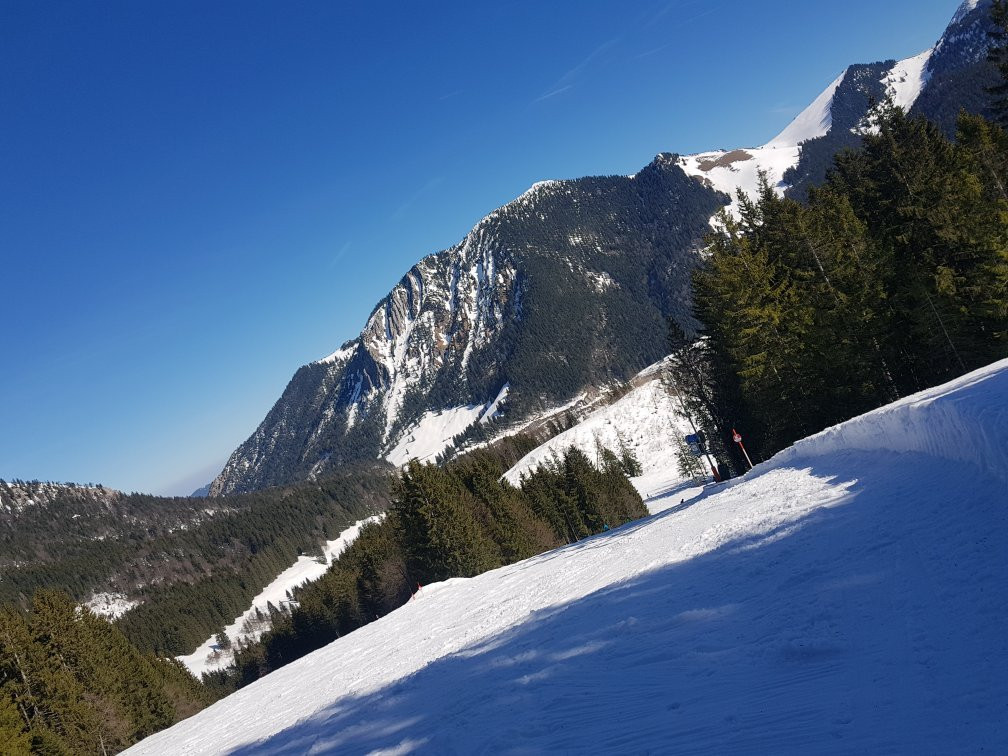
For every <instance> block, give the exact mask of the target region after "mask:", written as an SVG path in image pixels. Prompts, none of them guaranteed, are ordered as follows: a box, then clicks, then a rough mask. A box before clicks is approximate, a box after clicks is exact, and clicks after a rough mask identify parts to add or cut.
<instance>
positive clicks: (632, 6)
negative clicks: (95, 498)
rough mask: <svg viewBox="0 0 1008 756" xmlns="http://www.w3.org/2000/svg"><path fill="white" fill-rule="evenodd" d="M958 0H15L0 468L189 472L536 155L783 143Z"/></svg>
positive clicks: (3, 230) (567, 173)
mask: <svg viewBox="0 0 1008 756" xmlns="http://www.w3.org/2000/svg"><path fill="white" fill-rule="evenodd" d="M956 5H957V3H956V2H955V0H887V2H885V3H879V2H878V1H877V0H847V1H846V2H843V3H819V2H814V3H812V2H794V1H793V0H789V1H786V0H767V1H766V2H753V1H752V0H729V1H727V2H716V0H715V1H714V2H699V1H696V0H693V1H691V0H682V1H680V2H676V1H675V0H673V1H672V2H669V0H641V1H640V2H628V1H627V0H620V1H618V2H617V1H615V0H614V1H612V2H592V1H591V0H578V1H577V2H574V1H571V2H555V3H554V2H542V1H541V0H529V1H528V2H526V1H524V0H522V1H520V2H508V1H507V0H503V1H501V2H495V3H480V2H471V1H470V2H434V3H418V2H407V1H406V0H404V1H403V2H399V3H388V2H380V1H379V2H376V1H368V2H364V1H363V0H362V1H361V2H356V3H348V2H336V1H335V0H329V1H324V2H322V1H320V2H279V0H277V1H276V2H269V3H267V2H250V1H248V0H242V1H241V2H212V1H210V2H208V1H207V0H199V2H134V1H133V0H128V1H124V2H100V3H81V2H49V1H48V0H2V2H0V262H2V266H0V292H2V294H0V477H2V478H6V479H10V478H25V479H31V478H39V479H48V480H59V481H78V482H92V481H93V482H101V483H104V484H106V485H109V486H114V487H117V488H121V489H125V490H142V491H153V492H157V493H188V492H189V491H191V490H192V489H194V488H196V487H197V486H198V485H200V484H202V483H204V482H207V481H209V480H210V479H211V478H212V477H213V476H214V475H215V474H216V473H217V472H218V471H219V469H220V467H221V466H222V464H223V462H224V461H225V459H226V458H227V456H228V455H229V454H230V452H231V451H232V450H233V449H234V448H235V447H236V446H237V445H238V444H239V443H240V442H241V441H243V440H244V439H245V438H246V437H247V436H248V435H249V434H250V433H251V432H252V431H253V430H254V429H255V427H256V425H257V424H258V423H259V421H260V420H261V419H262V418H263V416H264V415H265V414H266V412H267V411H268V410H269V408H270V407H271V406H272V404H273V402H274V401H275V400H276V399H277V397H278V396H279V395H280V393H281V392H282V391H283V388H284V386H285V385H286V383H287V381H288V380H289V379H290V377H291V376H292V375H293V373H294V371H295V370H296V368H297V367H298V366H299V365H301V364H304V363H306V362H310V361H311V360H314V359H317V358H319V357H321V356H323V355H325V354H326V353H328V352H330V351H332V350H333V349H335V348H336V347H337V346H339V344H340V343H342V342H343V341H345V340H346V339H349V338H352V337H353V336H354V335H356V333H357V332H358V331H359V330H360V328H361V326H362V325H363V323H364V321H365V319H366V317H367V315H368V314H369V312H370V310H371V308H372V306H373V305H374V304H375V302H376V301H377V300H378V299H379V298H380V297H382V296H383V295H384V294H385V293H386V292H387V291H388V290H389V288H390V287H391V286H392V285H393V284H394V283H395V282H396V281H397V280H398V279H399V278H400V277H401V276H402V274H403V273H404V272H405V271H406V270H407V269H408V268H409V266H410V265H411V264H412V263H414V262H415V261H416V260H418V259H419V258H420V257H422V256H423V255H425V254H428V253H430V252H434V251H437V250H439V249H442V248H445V247H448V246H450V245H452V244H453V243H455V242H456V241H458V240H459V239H460V238H461V237H462V236H463V235H464V234H465V233H466V231H467V230H468V229H469V228H470V227H471V226H472V225H473V224H474V223H475V222H476V221H477V220H478V219H479V218H480V217H482V216H483V215H485V214H486V213H488V212H489V211H491V210H493V209H494V208H495V207H497V206H499V205H501V204H504V203H505V202H507V201H509V200H510V199H512V198H513V197H515V196H516V195H518V194H520V193H521V192H522V191H524V190H525V189H526V188H527V187H528V186H529V185H530V184H532V183H533V182H535V181H537V180H540V179H546V178H569V177H576V176H581V175H588V174H613V173H631V172H634V171H636V170H638V169H639V168H640V167H641V166H643V165H645V164H646V163H647V162H648V161H649V160H650V159H651V158H652V157H653V155H654V154H655V153H657V152H660V151H663V150H667V151H674V152H681V153H688V152H697V151H700V150H704V149H711V148H717V147H736V146H742V145H753V144H760V143H762V142H765V141H767V140H768V139H769V138H770V137H772V136H773V135H774V134H775V133H776V132H777V131H779V130H780V129H782V128H783V127H784V126H785V125H787V122H788V121H789V120H790V118H791V117H793V116H794V115H795V114H796V113H797V112H798V111H799V110H800V109H801V108H802V107H804V106H805V105H806V104H807V103H808V102H810V101H811V100H812V99H813V98H814V97H815V96H816V95H817V94H818V93H819V92H820V91H821V90H822V89H824V88H825V87H826V86H827V85H828V84H829V83H830V81H831V80H832V79H833V78H834V77H835V76H836V75H837V74H838V73H839V72H840V71H841V70H842V69H843V68H844V67H845V66H846V65H847V64H848V63H853V62H868V61H873V60H879V59H885V58H900V57H906V56H908V55H910V54H914V53H917V52H919V51H920V50H922V49H925V48H926V47H928V46H930V45H931V44H932V43H933V42H934V41H935V40H936V39H937V37H938V36H939V34H940V33H941V31H942V30H943V29H944V26H945V24H946V23H947V22H948V20H949V19H950V18H951V16H952V14H953V12H954V11H955V9H956Z"/></svg>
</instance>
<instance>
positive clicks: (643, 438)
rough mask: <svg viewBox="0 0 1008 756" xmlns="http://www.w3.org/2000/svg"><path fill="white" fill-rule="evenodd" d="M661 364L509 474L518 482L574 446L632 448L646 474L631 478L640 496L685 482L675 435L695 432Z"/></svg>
mask: <svg viewBox="0 0 1008 756" xmlns="http://www.w3.org/2000/svg"><path fill="white" fill-rule="evenodd" d="M662 364H663V363H661V362H659V363H656V364H654V365H651V366H650V367H648V368H647V369H645V370H643V371H642V372H641V373H640V374H639V375H638V376H636V377H635V378H634V380H633V382H632V383H633V384H636V385H634V387H633V388H632V389H630V391H629V392H628V393H627V394H626V395H625V396H623V397H621V398H620V399H618V400H617V401H615V402H613V403H612V404H609V405H607V406H604V407H600V408H599V409H597V410H595V411H594V412H592V413H591V414H589V415H588V416H587V417H585V418H584V419H583V420H582V421H581V422H580V423H578V424H577V425H575V426H574V427H573V428H570V429H568V430H566V431H564V432H563V433H560V434H558V435H556V436H554V437H553V438H551V439H550V440H549V441H547V442H546V443H544V444H542V445H541V446H538V447H536V448H535V449H533V450H532V451H530V452H529V453H528V454H526V455H525V456H524V457H522V458H521V459H520V460H519V461H518V463H517V464H516V465H515V466H514V467H512V468H511V469H510V470H508V471H507V472H506V473H504V477H505V478H506V479H507V480H508V482H510V483H512V484H513V485H519V484H520V482H521V478H522V476H523V475H527V474H529V473H531V472H532V471H533V470H535V469H536V468H538V467H539V466H540V465H542V464H544V463H548V462H550V461H552V460H553V459H554V458H555V457H562V456H563V455H564V453H565V452H566V451H567V450H568V449H570V448H571V447H577V448H579V449H581V450H582V451H584V452H585V453H586V454H587V455H588V456H589V457H590V458H591V459H595V456H596V452H597V449H598V447H599V446H600V445H601V446H604V447H606V448H608V449H611V450H612V451H615V452H617V453H619V451H620V449H621V448H623V447H626V448H628V449H630V450H631V451H632V452H633V453H634V456H635V457H636V458H637V461H638V462H640V464H641V469H642V471H643V475H641V477H639V478H634V479H633V480H632V482H633V483H634V485H635V486H636V488H637V490H638V491H639V492H640V495H641V496H644V497H647V496H650V495H652V494H653V493H655V492H656V491H659V490H663V489H664V488H667V487H668V486H669V485H670V484H673V485H674V484H677V483H679V482H681V478H682V477H683V476H682V475H681V473H679V471H678V463H677V461H676V448H677V447H676V439H681V438H682V437H683V436H685V435H687V434H689V433H691V432H692V429H691V427H690V425H689V422H688V421H687V420H684V419H683V418H682V417H680V416H679V412H680V407H679V405H678V402H677V400H676V399H675V397H674V396H673V395H671V394H670V393H669V392H668V391H667V390H666V389H665V386H664V385H663V384H662V379H661V370H662Z"/></svg>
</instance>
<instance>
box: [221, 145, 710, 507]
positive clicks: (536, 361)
mask: <svg viewBox="0 0 1008 756" xmlns="http://www.w3.org/2000/svg"><path fill="white" fill-rule="evenodd" d="M727 201H728V198H727V197H725V196H724V195H722V194H719V193H718V192H716V191H714V190H712V189H709V188H707V187H705V186H703V185H701V184H700V183H698V182H695V181H693V180H691V179H689V178H688V177H687V176H686V175H685V174H684V173H683V172H682V171H681V170H679V168H678V167H677V166H676V162H675V157H674V156H671V155H660V156H658V157H657V158H656V159H655V160H654V161H653V162H652V163H651V164H649V165H648V166H646V167H645V168H644V169H642V170H641V171H640V172H639V173H637V174H636V175H634V176H629V177H628V176H609V177H596V178H582V179H577V180H573V181H549V182H543V183H541V184H537V185H536V186H534V187H532V189H530V190H529V191H528V192H526V193H525V194H524V195H522V196H521V197H519V198H518V199H517V200H515V201H514V202H512V203H510V204H508V205H506V206H505V207H503V208H500V209H499V210H497V211H495V212H493V213H491V214H490V215H489V216H487V217H486V218H485V219H483V220H482V221H481V222H480V223H479V224H478V225H477V226H476V227H475V228H474V229H473V231H472V232H471V233H469V235H468V236H466V238H465V239H464V240H463V241H462V242H461V243H460V244H458V245H456V246H454V247H452V248H451V249H448V250H445V251H443V252H439V253H437V254H434V255H431V256H429V257H426V258H424V259H423V260H422V261H420V262H419V263H418V264H417V265H415V266H414V267H413V268H412V269H411V270H410V271H409V272H408V273H407V274H406V276H404V277H403V279H402V280H401V281H400V282H399V283H398V284H397V285H396V287H395V288H394V289H393V290H392V292H391V293H390V294H389V295H388V297H386V298H385V299H384V300H383V301H382V302H380V303H379V304H378V306H377V307H376V308H375V310H374V312H373V313H372V314H371V316H370V318H369V319H368V321H367V325H366V326H365V328H364V331H363V332H362V334H361V336H360V337H359V338H358V339H356V340H354V341H352V342H350V343H349V344H346V345H344V346H343V347H342V348H341V349H340V350H339V351H337V352H336V353H335V354H333V355H331V356H330V357H328V358H326V359H323V360H320V361H319V362H315V363H312V364H310V365H307V366H305V367H303V368H301V369H300V370H299V371H298V372H297V374H296V375H295V376H294V378H293V380H292V381H291V382H290V384H289V385H288V386H287V389H286V391H285V392H284V394H283V396H282V397H281V398H280V400H279V401H278V402H277V404H276V405H275V406H274V407H273V409H272V410H271V411H270V413H269V414H268V415H267V417H266V419H265V420H264V421H263V423H262V424H261V425H260V426H259V428H258V429H257V430H256V432H255V433H254V434H253V435H252V437H251V438H250V439H249V440H248V441H246V442H245V443H244V444H242V445H241V446H240V447H239V449H238V450H237V451H236V452H235V453H234V455H232V457H231V459H230V460H229V461H228V463H227V466H226V467H225V469H224V471H223V472H222V473H221V475H220V476H219V477H218V478H217V480H216V481H215V482H214V484H213V488H212V491H211V493H212V494H213V495H220V494H222V493H228V492H231V491H240V490H248V489H255V488H262V487H264V486H269V485H275V484H278V483H283V482H287V481H291V480H297V479H304V478H309V477H312V476H315V475H318V474H320V473H322V472H324V471H326V470H329V469H333V468H334V467H336V466H338V465H341V464H344V463H346V462H348V461H352V460H356V459H361V458H369V459H373V458H375V457H377V456H379V455H382V454H385V453H388V452H389V451H390V450H391V449H392V448H393V447H395V446H396V444H397V442H398V441H399V440H400V439H401V438H402V437H403V436H404V434H406V433H407V432H408V431H409V430H410V428H411V426H413V425H414V424H415V423H417V421H419V420H420V419H421V418H422V417H423V416H424V415H425V413H432V412H435V411H438V410H441V409H444V408H452V407H459V406H476V407H479V406H480V405H485V404H491V403H492V402H493V400H494V399H495V398H496V397H498V396H500V395H502V391H503V390H504V388H505V387H507V394H506V395H507V401H506V403H504V404H503V406H501V407H499V408H498V410H499V411H501V412H504V413H507V415H508V417H510V418H518V417H524V416H526V415H528V414H530V413H531V412H533V411H535V410H537V409H541V408H543V407H552V406H555V405H558V404H561V403H563V402H564V401H566V400H567V399H569V398H570V397H571V396H573V395H574V394H576V393H577V392H578V391H580V390H581V389H582V388H583V387H585V386H588V385H597V384H600V383H603V382H612V381H620V380H625V379H627V378H629V377H630V376H632V375H634V374H635V373H637V372H638V371H639V370H641V369H642V368H643V367H645V366H646V365H648V364H651V363H652V362H654V361H655V360H657V359H659V358H660V357H661V356H662V352H663V350H664V338H663V334H664V332H665V319H666V317H668V316H673V317H675V318H676V319H677V320H678V321H679V322H680V323H681V324H682V325H683V326H684V327H685V328H687V329H688V330H692V329H693V327H694V326H695V322H694V321H693V320H692V317H691V315H690V300H689V276H690V272H691V271H692V269H693V266H694V264H695V260H696V256H697V252H698V249H699V248H700V244H701V241H702V238H703V235H704V233H705V232H706V231H707V230H708V228H709V227H708V224H707V222H708V219H709V218H710V216H711V215H712V214H713V213H714V212H715V211H716V210H717V209H718V208H719V207H721V206H722V205H723V204H725V203H726V202H727ZM479 414H480V413H479V412H478V411H477V412H475V413H474V416H473V418H472V420H473V422H475V421H476V420H477V417H478V416H479ZM483 419H487V418H483Z"/></svg>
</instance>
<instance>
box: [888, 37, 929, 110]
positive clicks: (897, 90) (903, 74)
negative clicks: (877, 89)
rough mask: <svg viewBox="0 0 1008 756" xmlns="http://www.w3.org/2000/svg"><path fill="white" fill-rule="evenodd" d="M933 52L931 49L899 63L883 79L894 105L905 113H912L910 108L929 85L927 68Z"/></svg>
mask: <svg viewBox="0 0 1008 756" xmlns="http://www.w3.org/2000/svg"><path fill="white" fill-rule="evenodd" d="M933 51H934V48H930V49H928V50H925V51H924V52H922V53H920V54H918V55H914V56H913V57H912V58H906V59H904V60H901V61H898V62H897V63H896V65H894V66H893V67H892V69H890V71H889V73H887V74H886V75H885V76H884V77H883V79H882V85H883V86H884V87H885V89H886V93H887V94H888V95H889V97H890V98H892V101H893V104H894V105H898V106H899V107H901V108H902V109H903V110H904V111H905V112H908V113H909V112H910V108H912V107H913V104H914V103H915V102H917V98H918V97H920V93H921V91H922V90H923V89H924V85H925V84H927V79H928V70H927V67H928V62H929V61H930V60H931V53H932V52H933Z"/></svg>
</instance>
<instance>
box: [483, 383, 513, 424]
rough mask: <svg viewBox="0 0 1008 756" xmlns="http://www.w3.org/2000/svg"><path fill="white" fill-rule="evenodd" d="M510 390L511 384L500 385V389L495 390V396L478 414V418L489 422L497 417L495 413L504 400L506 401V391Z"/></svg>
mask: <svg viewBox="0 0 1008 756" xmlns="http://www.w3.org/2000/svg"><path fill="white" fill-rule="evenodd" d="M510 391H511V384H510V383H505V384H504V385H503V386H502V387H501V390H500V391H499V392H497V396H496V397H494V399H493V401H492V402H490V403H489V404H488V405H487V406H486V409H485V410H483V414H482V415H480V419H479V421H480V422H481V423H489V422H490V421H491V420H493V419H494V418H495V417H497V415H499V414H500V411H501V407H503V406H504V402H506V401H507V397H508V393H509V392H510Z"/></svg>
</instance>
